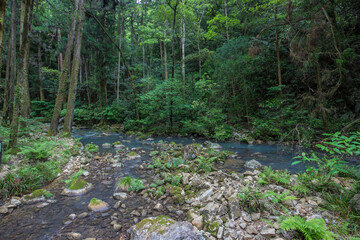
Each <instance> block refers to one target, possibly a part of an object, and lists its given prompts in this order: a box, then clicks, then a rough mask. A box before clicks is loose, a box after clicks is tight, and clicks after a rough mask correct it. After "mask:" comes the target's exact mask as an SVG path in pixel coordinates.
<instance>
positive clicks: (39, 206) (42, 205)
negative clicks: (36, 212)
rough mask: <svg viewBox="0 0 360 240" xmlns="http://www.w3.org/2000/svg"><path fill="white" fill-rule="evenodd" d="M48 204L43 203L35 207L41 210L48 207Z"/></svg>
mask: <svg viewBox="0 0 360 240" xmlns="http://www.w3.org/2000/svg"><path fill="white" fill-rule="evenodd" d="M49 204H50V203H47V202H45V203H40V204H39V205H37V206H36V207H38V208H43V207H46V206H48V205H49Z"/></svg>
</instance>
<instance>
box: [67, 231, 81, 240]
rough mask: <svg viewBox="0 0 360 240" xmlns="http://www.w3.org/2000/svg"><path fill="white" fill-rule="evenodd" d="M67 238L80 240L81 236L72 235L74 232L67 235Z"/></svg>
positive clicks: (77, 234)
mask: <svg viewBox="0 0 360 240" xmlns="http://www.w3.org/2000/svg"><path fill="white" fill-rule="evenodd" d="M67 237H68V239H70V240H76V239H82V235H81V234H80V233H74V232H72V233H68V234H67Z"/></svg>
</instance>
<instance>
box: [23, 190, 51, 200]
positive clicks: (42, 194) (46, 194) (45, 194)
mask: <svg viewBox="0 0 360 240" xmlns="http://www.w3.org/2000/svg"><path fill="white" fill-rule="evenodd" d="M51 197H53V195H52V194H51V193H50V192H48V191H46V190H45V189H37V190H35V191H33V192H32V193H31V194H29V195H26V196H25V197H24V199H25V200H34V199H38V198H46V199H48V198H51Z"/></svg>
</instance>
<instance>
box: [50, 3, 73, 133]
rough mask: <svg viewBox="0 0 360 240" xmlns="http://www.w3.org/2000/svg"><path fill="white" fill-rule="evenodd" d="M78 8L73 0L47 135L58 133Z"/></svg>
mask: <svg viewBox="0 0 360 240" xmlns="http://www.w3.org/2000/svg"><path fill="white" fill-rule="evenodd" d="M78 8H79V0H75V5H74V10H73V16H72V21H71V24H70V29H69V34H68V41H67V44H66V52H65V59H64V63H63V66H62V71H61V78H60V82H59V88H58V92H57V96H56V102H55V106H54V112H53V116H52V119H51V123H50V129H49V135H52V136H55V135H56V134H57V133H58V126H59V118H60V114H61V110H62V106H63V103H64V101H65V95H66V80H67V79H68V77H69V69H70V61H71V52H72V49H73V45H74V38H75V27H76V21H77V15H78Z"/></svg>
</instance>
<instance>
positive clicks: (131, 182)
mask: <svg viewBox="0 0 360 240" xmlns="http://www.w3.org/2000/svg"><path fill="white" fill-rule="evenodd" d="M118 187H120V188H121V189H123V190H126V191H129V192H138V191H140V190H142V189H144V188H145V186H144V183H143V181H142V180H141V179H138V178H131V177H124V178H122V179H121V180H120V181H119V183H118Z"/></svg>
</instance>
